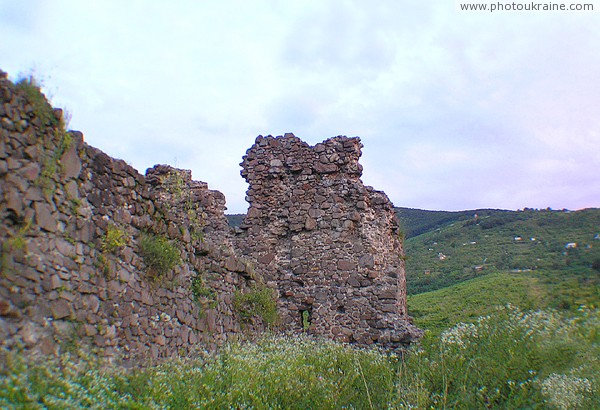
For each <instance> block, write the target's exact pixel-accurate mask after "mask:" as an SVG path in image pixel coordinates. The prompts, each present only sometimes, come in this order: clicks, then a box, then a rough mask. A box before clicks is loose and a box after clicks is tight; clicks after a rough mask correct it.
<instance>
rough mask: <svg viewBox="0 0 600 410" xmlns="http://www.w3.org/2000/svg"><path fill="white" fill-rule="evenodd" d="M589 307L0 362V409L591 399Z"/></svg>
mask: <svg viewBox="0 0 600 410" xmlns="http://www.w3.org/2000/svg"><path fill="white" fill-rule="evenodd" d="M599 342H600V315H599V313H598V312H597V311H585V312H581V313H580V315H578V316H576V317H571V318H569V317H565V316H563V315H562V314H559V313H557V312H555V311H535V312H523V311H521V310H519V309H517V308H514V307H511V306H508V307H505V308H502V309H499V310H497V311H496V312H495V313H494V314H493V315H489V316H483V317H481V318H479V319H477V320H476V321H474V322H473V323H460V324H457V325H456V326H454V327H452V328H450V329H447V330H446V331H444V332H443V333H442V334H441V335H440V336H432V335H431V334H430V335H429V336H426V337H425V339H424V340H423V341H422V343H421V344H420V345H419V346H415V347H414V348H412V349H410V350H409V351H407V352H404V353H403V354H401V355H395V354H389V353H384V352H381V351H378V350H375V349H356V348H353V347H350V346H347V345H342V344H338V343H334V342H331V341H327V340H318V339H314V338H310V337H306V336H281V335H279V336H277V335H269V336H266V337H264V338H262V339H260V340H259V341H258V342H256V343H252V344H251V343H232V344H229V345H227V346H225V347H224V348H222V349H221V350H220V352H219V353H218V354H205V355H204V356H202V357H198V358H195V359H193V360H183V359H178V360H171V361H168V362H166V363H163V364H161V365H155V366H150V367H146V368H141V369H140V368H137V369H133V370H125V369H123V368H120V367H118V366H114V365H106V364H103V363H101V362H100V361H99V360H97V359H95V358H94V357H93V356H83V357H80V358H78V359H77V360H74V357H73V356H69V355H63V356H61V357H60V358H57V359H53V360H44V361H38V362H36V361H31V360H25V359H23V358H22V356H20V355H19V354H17V353H16V352H10V353H9V352H4V354H3V357H1V358H0V359H2V360H0V408H9V409H10V408H28V409H29V408H31V409H36V408H40V409H41V408H49V409H76V408H96V409H99V408H111V409H193V408H200V409H221V408H236V409H250V408H252V409H308V408H311V409H312V408H319V409H334V408H335V409H339V408H354V409H408V408H410V409H430V408H434V409H443V408H460V409H480V408H497V409H502V408H505V409H515V408H544V409H546V408H550V409H552V408H555V409H576V408H581V409H592V408H600V391H599V383H600V379H599V377H600V376H599V375H600V347H599Z"/></svg>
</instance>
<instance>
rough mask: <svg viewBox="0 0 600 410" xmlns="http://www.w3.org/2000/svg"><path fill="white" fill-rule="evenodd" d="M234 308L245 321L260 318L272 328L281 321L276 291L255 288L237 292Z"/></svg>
mask: <svg viewBox="0 0 600 410" xmlns="http://www.w3.org/2000/svg"><path fill="white" fill-rule="evenodd" d="M233 307H234V309H235V310H236V312H237V313H238V314H239V315H240V316H241V318H242V319H243V320H250V319H251V318H253V317H256V316H258V317H260V318H261V319H262V320H263V322H264V323H265V324H266V325H269V326H270V325H273V324H275V322H277V320H278V319H279V315H278V313H277V299H276V296H275V291H274V290H273V289H269V288H267V287H264V286H255V287H253V288H252V289H250V291H248V292H242V291H239V290H238V291H236V292H235V294H234V296H233Z"/></svg>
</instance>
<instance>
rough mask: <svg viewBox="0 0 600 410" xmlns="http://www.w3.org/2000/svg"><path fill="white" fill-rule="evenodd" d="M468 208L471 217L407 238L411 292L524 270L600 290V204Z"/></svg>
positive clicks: (550, 280)
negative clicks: (591, 206) (481, 211)
mask: <svg viewBox="0 0 600 410" xmlns="http://www.w3.org/2000/svg"><path fill="white" fill-rule="evenodd" d="M467 212H469V213H470V214H471V217H470V218H469V219H466V220H465V219H455V220H454V221H452V222H450V223H446V224H442V225H437V226H436V227H435V228H434V229H432V230H429V231H427V232H425V233H422V234H420V235H417V236H413V237H409V238H408V239H406V241H405V250H406V255H407V263H406V269H407V283H408V293H409V294H417V293H422V292H427V291H431V290H436V289H441V288H444V287H447V286H451V285H454V284H457V283H460V282H463V281H465V280H468V279H472V278H475V277H479V276H483V275H487V274H490V273H495V272H512V273H519V272H525V273H528V274H529V275H531V276H532V277H537V278H538V279H539V280H541V281H542V282H545V283H546V282H547V283H555V284H556V285H557V286H560V285H561V284H562V283H563V282H576V283H577V285H578V286H580V287H595V288H596V289H595V290H596V292H595V293H596V294H597V287H598V285H599V284H600V272H599V270H600V209H585V210H581V211H576V212H569V211H551V210H541V211H538V210H525V211H517V212H510V211H490V212H489V213H488V214H487V215H481V214H478V213H477V211H467ZM407 225H408V226H416V225H417V223H410V224H407ZM592 293H593V292H592Z"/></svg>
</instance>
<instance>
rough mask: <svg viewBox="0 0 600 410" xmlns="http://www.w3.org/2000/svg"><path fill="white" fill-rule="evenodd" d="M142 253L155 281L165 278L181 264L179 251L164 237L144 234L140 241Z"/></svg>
mask: <svg viewBox="0 0 600 410" xmlns="http://www.w3.org/2000/svg"><path fill="white" fill-rule="evenodd" d="M139 246H140V253H141V255H142V257H143V259H144V263H145V264H146V266H147V267H148V268H149V269H150V272H149V273H150V275H151V276H152V277H153V278H154V279H160V278H162V277H164V275H166V274H167V273H168V272H169V271H170V270H171V269H173V268H174V267H175V266H176V265H177V264H179V263H180V262H181V256H180V255H179V250H178V249H177V247H176V246H175V245H173V244H172V243H171V242H170V241H169V240H168V239H167V238H165V237H163V236H158V235H153V234H144V235H143V236H142V237H141V239H140V243H139Z"/></svg>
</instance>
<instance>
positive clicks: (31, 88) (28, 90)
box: [16, 76, 60, 128]
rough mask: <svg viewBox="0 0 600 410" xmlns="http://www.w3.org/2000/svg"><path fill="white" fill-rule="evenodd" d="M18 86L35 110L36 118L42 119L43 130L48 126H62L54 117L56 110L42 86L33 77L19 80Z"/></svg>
mask: <svg viewBox="0 0 600 410" xmlns="http://www.w3.org/2000/svg"><path fill="white" fill-rule="evenodd" d="M16 86H17V88H18V89H19V90H21V91H22V92H23V93H24V94H25V96H26V98H27V101H29V103H30V104H31V106H32V108H33V112H34V114H35V116H36V117H38V118H39V119H40V121H41V123H42V128H45V127H46V126H47V125H49V126H51V127H56V126H58V125H60V122H59V120H58V119H57V118H56V115H54V110H53V109H52V107H51V106H50V104H48V101H47V100H46V97H45V96H44V94H43V93H42V90H41V86H40V84H39V83H38V81H37V80H36V79H35V78H34V77H33V76H29V77H27V78H22V79H20V80H18V81H17V83H16Z"/></svg>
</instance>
